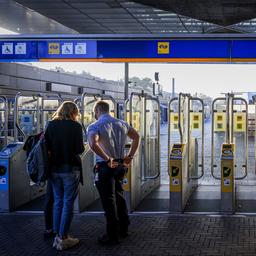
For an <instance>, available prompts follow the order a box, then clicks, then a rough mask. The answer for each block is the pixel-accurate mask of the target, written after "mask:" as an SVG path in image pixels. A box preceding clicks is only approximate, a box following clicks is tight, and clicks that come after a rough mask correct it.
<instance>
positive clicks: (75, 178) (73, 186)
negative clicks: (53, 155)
mask: <svg viewBox="0 0 256 256" xmlns="http://www.w3.org/2000/svg"><path fill="white" fill-rule="evenodd" d="M62 178H63V187H64V199H63V210H62V215H61V223H60V229H59V235H60V236H61V237H64V238H65V237H66V236H67V235H68V233H69V229H70V225H71V221H72V218H73V209H74V201H75V199H76V197H77V194H78V185H79V179H80V172H79V171H72V172H70V173H62Z"/></svg>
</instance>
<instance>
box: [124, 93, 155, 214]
mask: <svg viewBox="0 0 256 256" xmlns="http://www.w3.org/2000/svg"><path fill="white" fill-rule="evenodd" d="M125 120H126V121H127V122H128V123H129V124H130V125H131V126H132V127H133V128H134V129H136V130H137V132H138V133H139V135H140V138H141V142H140V145H139V148H138V150H137V152H136V154H135V155H134V158H133V161H132V163H131V166H130V167H129V169H128V174H127V180H126V184H125V186H124V189H125V195H126V199H127V202H128V208H129V210H130V211H132V210H135V209H136V208H137V206H138V205H139V204H140V203H141V202H142V200H143V199H144V198H145V197H146V196H147V195H148V194H149V193H150V192H152V191H153V190H154V189H156V188H157V187H159V185H160V141H159V140H160V103H159V100H158V98H156V97H153V96H151V95H148V94H146V93H144V92H142V93H134V92H133V93H131V95H130V98H129V100H127V101H126V103H125ZM127 150H129V143H128V144H127Z"/></svg>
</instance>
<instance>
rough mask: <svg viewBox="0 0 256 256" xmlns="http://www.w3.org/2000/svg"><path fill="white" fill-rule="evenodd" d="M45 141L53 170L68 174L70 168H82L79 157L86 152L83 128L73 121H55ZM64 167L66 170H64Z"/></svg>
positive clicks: (50, 125) (49, 128)
mask: <svg viewBox="0 0 256 256" xmlns="http://www.w3.org/2000/svg"><path fill="white" fill-rule="evenodd" d="M45 139H46V144H47V147H48V150H49V151H50V163H51V166H52V167H53V168H52V170H54V171H55V170H56V171H58V172H66V171H69V170H65V169H70V168H65V166H67V167H69V166H71V167H74V166H77V167H81V162H80V159H79V157H78V155H79V154H81V153H83V151H84V144H83V133H82V126H81V125H80V124H79V123H78V122H75V121H72V120H53V121H51V122H49V124H48V127H47V129H46V131H45ZM63 166H64V168H63ZM71 169H72V168H71Z"/></svg>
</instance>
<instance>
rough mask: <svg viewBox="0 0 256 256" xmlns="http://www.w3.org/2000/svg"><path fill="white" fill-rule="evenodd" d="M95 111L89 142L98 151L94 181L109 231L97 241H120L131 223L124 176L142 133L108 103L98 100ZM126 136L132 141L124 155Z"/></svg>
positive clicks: (89, 128) (109, 243)
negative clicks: (113, 113)
mask: <svg viewBox="0 0 256 256" xmlns="http://www.w3.org/2000/svg"><path fill="white" fill-rule="evenodd" d="M94 113H95V119H96V120H97V121H96V122H94V123H92V124H91V125H89V127H88V129H87V132H88V142H89V145H90V148H91V150H92V151H93V152H94V153H95V154H96V166H95V184H96V187H97V189H98V191H99V194H100V198H101V202H102V206H103V209H104V211H105V216H106V221H107V234H106V235H103V236H102V237H99V238H98V242H99V243H101V244H108V245H114V244H118V243H119V236H122V237H126V236H127V231H128V226H129V224H130V221H129V216H128V210H127V206H126V201H125V198H124V196H123V188H122V178H123V177H124V174H125V172H126V170H127V167H128V166H129V165H130V163H131V161H132V159H133V156H134V154H135V152H136V150H137V148H138V146H139V141H140V137H139V134H138V133H137V132H136V130H135V129H133V128H132V127H131V126H130V125H128V123H126V122H124V121H122V120H120V119H116V118H114V117H112V116H111V115H110V114H109V105H108V103H106V102H104V101H98V102H97V103H96V105H95V107H94ZM127 137H129V138H130V139H131V140H132V144H131V148H130V150H129V152H128V154H127V155H125V144H126V140H127Z"/></svg>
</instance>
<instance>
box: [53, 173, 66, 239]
mask: <svg viewBox="0 0 256 256" xmlns="http://www.w3.org/2000/svg"><path fill="white" fill-rule="evenodd" d="M51 182H52V185H53V193H54V207H53V230H54V232H55V233H56V234H59V233H60V223H61V215H62V210H63V197H64V187H63V180H62V173H52V175H51Z"/></svg>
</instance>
